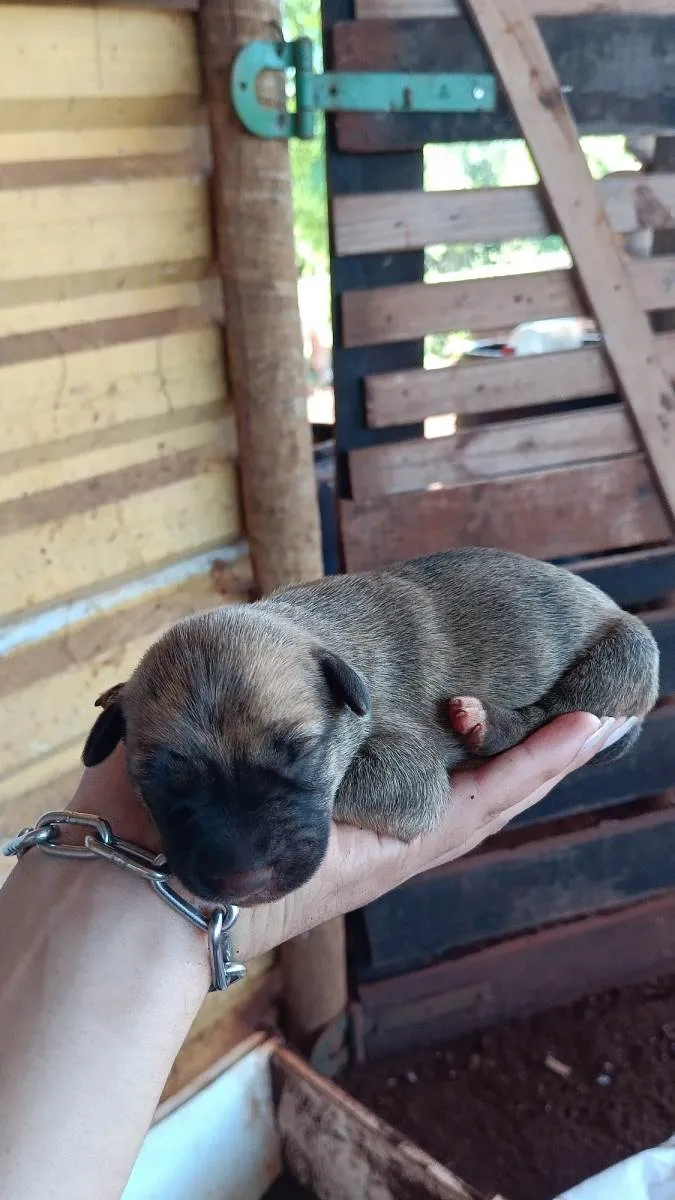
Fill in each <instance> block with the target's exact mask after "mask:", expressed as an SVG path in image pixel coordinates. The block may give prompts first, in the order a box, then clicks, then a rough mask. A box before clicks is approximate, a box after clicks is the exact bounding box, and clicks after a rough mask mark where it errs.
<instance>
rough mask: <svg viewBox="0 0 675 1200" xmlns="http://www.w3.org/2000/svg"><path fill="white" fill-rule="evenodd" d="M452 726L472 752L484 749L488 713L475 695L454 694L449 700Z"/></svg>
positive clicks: (475, 752)
mask: <svg viewBox="0 0 675 1200" xmlns="http://www.w3.org/2000/svg"><path fill="white" fill-rule="evenodd" d="M448 709H449V714H450V726H451V728H452V731H453V733H456V734H457V735H458V737H461V739H462V741H463V742H464V744H465V746H466V748H467V750H469V751H470V753H471V754H478V753H479V752H480V750H481V749H482V746H483V742H484V741H485V734H486V732H487V715H486V712H485V709H484V708H483V705H482V704H481V702H480V700H477V699H476V697H475V696H453V697H452V699H451V700H449V701H448Z"/></svg>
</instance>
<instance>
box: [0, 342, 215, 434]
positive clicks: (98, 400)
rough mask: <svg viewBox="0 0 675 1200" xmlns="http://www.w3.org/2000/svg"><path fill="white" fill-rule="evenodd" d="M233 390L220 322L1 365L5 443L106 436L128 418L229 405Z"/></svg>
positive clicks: (0, 402) (0, 414)
mask: <svg viewBox="0 0 675 1200" xmlns="http://www.w3.org/2000/svg"><path fill="white" fill-rule="evenodd" d="M225 394H226V393H225V381H224V378H223V361H222V347H221V342H220V333H219V331H218V330H217V329H215V328H209V329H202V330H198V331H194V332H186V333H176V334H172V335H170V336H168V337H163V338H156V339H155V338H147V339H141V340H139V341H134V342H125V343H122V344H120V345H116V346H108V347H104V348H102V349H100V350H94V349H92V350H87V351H83V352H81V353H78V354H72V355H68V354H66V355H63V356H58V355H57V356H54V357H51V358H48V359H40V360H36V361H33V362H21V363H16V364H14V365H12V366H7V367H0V421H1V422H2V431H3V446H2V449H3V451H4V452H5V453H8V452H9V451H18V450H22V451H23V450H26V449H28V448H29V447H33V448H34V447H35V446H37V445H38V444H41V445H45V444H47V443H50V442H55V441H61V440H62V439H66V438H74V437H78V436H80V435H86V434H91V433H93V432H97V434H98V437H99V439H102V438H103V437H104V433H105V431H106V430H109V429H113V428H115V427H116V426H119V425H123V424H124V423H125V422H127V421H132V420H134V419H139V418H149V417H152V416H159V415H162V414H167V413H170V412H172V411H175V412H177V411H179V410H181V409H193V408H199V407H202V406H204V405H208V404H213V403H216V402H219V403H221V404H222V403H223V402H224V398H225ZM113 399H114V403H113V402H112V400H113ZM99 444H102V442H100V443H99Z"/></svg>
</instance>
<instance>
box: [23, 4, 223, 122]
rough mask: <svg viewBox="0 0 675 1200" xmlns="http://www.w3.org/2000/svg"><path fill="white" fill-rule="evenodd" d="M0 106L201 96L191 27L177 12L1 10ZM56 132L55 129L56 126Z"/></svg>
mask: <svg viewBox="0 0 675 1200" xmlns="http://www.w3.org/2000/svg"><path fill="white" fill-rule="evenodd" d="M0 45H2V47H3V50H4V54H5V61H4V66H3V71H2V77H1V78H0V110H2V109H3V108H4V107H5V104H6V102H11V101H23V100H28V101H29V100H33V99H34V98H35V97H39V98H43V99H45V100H51V101H59V100H62V101H72V100H73V99H74V98H87V97H91V98H92V99H95V100H100V99H104V98H105V99H107V98H111V99H113V100H115V99H124V98H125V97H128V98H130V99H136V98H142V97H156V96H167V97H179V96H192V97H195V96H199V95H200V93H201V81H200V74H199V62H198V55H197V46H196V39H195V34H194V27H193V24H192V21H191V19H190V18H189V17H187V16H185V17H181V16H180V15H176V14H175V13H168V12H167V13H160V12H143V11H140V10H134V9H130V8H128V9H125V10H124V11H119V10H116V9H115V8H106V7H100V6H94V5H91V6H88V7H77V6H74V5H63V6H59V7H55V8H44V7H42V6H41V5H37V4H35V5H34V4H27V5H21V4H11V5H7V4H3V5H1V6H0ZM55 127H57V126H55Z"/></svg>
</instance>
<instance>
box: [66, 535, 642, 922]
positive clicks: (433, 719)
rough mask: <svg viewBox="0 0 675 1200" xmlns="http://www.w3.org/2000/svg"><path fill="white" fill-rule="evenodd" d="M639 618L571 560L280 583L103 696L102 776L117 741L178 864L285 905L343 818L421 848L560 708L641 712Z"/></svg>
mask: <svg viewBox="0 0 675 1200" xmlns="http://www.w3.org/2000/svg"><path fill="white" fill-rule="evenodd" d="M658 668H659V655H658V648H657V645H656V643H655V641H654V639H653V637H652V635H651V633H650V632H649V630H648V629H647V627H646V626H645V625H644V624H642V622H641V621H639V620H638V619H637V618H636V617H633V616H629V615H628V614H627V613H624V612H622V610H621V609H619V608H618V607H617V606H616V605H615V604H614V603H613V601H611V600H610V599H609V598H608V597H607V596H605V595H604V594H603V593H602V592H600V591H598V590H597V588H594V587H593V586H592V585H591V584H589V583H586V582H585V581H584V580H582V579H580V578H579V577H578V576H575V575H573V574H571V573H570V572H568V571H565V570H562V569H561V568H558V567H553V566H550V565H549V564H547V563H542V562H539V561H537V560H534V559H529V558H525V557H522V556H520V555H515V554H508V553H503V552H500V551H496V550H487V549H475V550H457V551H451V552H448V553H445V554H437V555H433V556H431V557H428V558H423V559H418V560H416V561H413V562H408V563H403V564H401V565H399V566H396V567H393V568H392V569H390V570H387V571H381V572H378V573H368V574H361V575H345V576H334V577H330V578H326V579H322V580H320V581H318V582H316V583H310V584H306V585H297V586H294V587H289V588H285V589H283V590H280V591H278V592H276V593H274V594H273V595H271V596H269V597H267V598H265V599H263V600H261V601H259V602H258V603H256V604H249V605H232V606H228V607H224V608H219V609H216V610H215V611H212V612H207V613H203V614H200V615H198V616H194V617H188V618H187V619H185V620H182V621H180V622H179V623H178V624H177V625H175V626H174V627H173V628H171V629H170V630H169V631H168V633H166V634H164V636H163V637H162V638H161V639H160V640H159V641H158V642H156V643H155V645H153V646H152V647H151V648H150V649H149V650H148V652H147V653H146V654H145V656H144V657H143V659H142V660H141V662H140V664H139V666H138V667H137V669H136V671H135V672H134V674H133V675H132V677H131V679H130V680H129V681H128V682H127V683H124V684H119V685H118V686H117V687H114V688H112V689H111V690H110V691H108V692H107V693H105V695H104V696H102V697H101V698H100V700H99V701H98V702H97V703H99V704H100V705H101V706H102V707H103V712H102V713H101V714H100V716H99V717H98V720H97V721H96V723H95V725H94V727H93V729H92V731H91V733H90V735H89V738H88V740H87V743H86V746H85V749H84V754H83V758H84V762H85V764H86V765H87V766H91V765H94V764H95V763H98V762H101V760H102V759H104V758H106V757H107V755H109V754H110V753H111V752H112V750H113V749H114V747H115V746H116V745H117V743H118V742H119V741H120V740H124V742H125V743H126V753H127V760H128V765H129V772H130V775H131V778H132V780H133V783H134V785H135V787H136V789H137V790H138V792H139V794H140V796H141V798H142V800H143V801H144V803H145V805H146V806H147V808H148V810H149V812H150V815H151V816H152V818H153V820H154V822H155V824H156V826H157V829H158V831H159V834H160V836H161V839H162V843H163V847H164V851H165V854H166V857H167V860H168V863H169V867H170V869H171V870H172V872H173V873H174V874H175V875H176V876H177V877H178V878H179V879H180V880H181V881H182V883H183V884H184V885H185V886H186V887H187V888H189V889H190V890H191V891H192V892H193V893H194V894H196V895H197V896H198V897H200V898H203V899H205V900H214V901H215V900H219V901H224V902H232V903H236V904H252V903H257V902H261V901H264V900H271V899H276V898H278V897H280V896H283V895H285V894H286V893H288V892H290V891H292V890H293V889H295V888H297V887H299V886H300V885H301V884H303V883H304V882H305V881H306V880H307V879H309V878H310V876H311V875H312V874H313V873H314V872H315V871H316V869H317V868H318V866H319V864H320V863H321V860H322V858H323V856H324V853H325V850H326V846H327V843H328V836H329V831H330V823H331V819H332V818H334V819H335V820H338V821H343V822H348V823H350V824H354V825H360V826H365V827H367V828H369V829H373V830H376V831H377V832H379V833H384V834H392V835H394V836H396V837H398V838H401V839H404V840H410V839H411V838H414V837H416V836H417V835H418V834H421V833H425V832H426V831H428V830H430V829H431V828H432V827H433V826H434V825H435V824H436V822H437V821H438V820H439V819H440V818H441V817H442V816H443V814H444V812H445V811H446V809H447V807H448V804H449V803H451V801H452V788H451V786H450V785H449V783H448V771H450V770H452V769H453V768H454V767H457V766H458V765H459V764H460V763H463V762H465V761H466V760H468V759H470V758H472V759H475V758H476V757H486V756H491V755H494V754H498V753H499V752H500V751H502V750H506V749H507V748H508V747H511V746H514V745H515V744H516V743H517V742H520V741H521V740H522V739H523V738H525V737H526V735H527V734H529V733H531V732H532V731H533V730H535V729H537V728H538V727H539V726H541V725H544V724H545V723H546V722H547V721H550V720H551V719H552V718H553V717H555V716H558V715H560V714H562V713H566V712H572V711H576V710H580V709H583V710H585V711H590V712H593V713H595V714H596V715H598V716H601V717H602V716H617V717H629V716H635V717H636V718H637V720H636V723H635V725H634V727H633V728H632V729H631V730H630V731H629V732H628V733H627V734H626V735H625V736H624V737H623V738H622V739H621V740H620V741H619V742H618V743H617V744H616V745H615V746H613V747H611V748H610V749H609V750H606V751H605V752H603V754H601V755H600V756H599V758H607V757H609V756H612V757H613V756H616V755H618V754H620V753H622V752H623V751H624V750H625V749H627V748H628V746H629V745H630V744H632V743H633V742H634V741H635V739H636V738H637V737H638V735H639V731H640V726H641V724H642V718H643V717H644V715H645V714H646V713H647V712H648V711H649V709H651V708H652V706H653V705H654V703H655V701H656V699H657V695H658Z"/></svg>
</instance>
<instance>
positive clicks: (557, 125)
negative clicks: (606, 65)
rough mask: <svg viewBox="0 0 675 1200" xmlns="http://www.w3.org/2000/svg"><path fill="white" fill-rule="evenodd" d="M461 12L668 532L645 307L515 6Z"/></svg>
mask: <svg viewBox="0 0 675 1200" xmlns="http://www.w3.org/2000/svg"><path fill="white" fill-rule="evenodd" d="M467 4H468V7H467V11H468V13H469V14H470V15H471V16H472V18H473V20H474V21H475V23H476V25H477V27H478V29H479V30H480V32H481V35H482V36H483V38H484V40H485V43H486V46H487V47H488V49H489V52H490V55H491V57H492V59H493V61H494V65H495V68H496V70H497V72H498V74H499V76H500V78H501V81H502V84H503V86H504V88H505V89H506V91H507V93H508V97H509V103H510V104H511V106H512V108H513V111H514V114H515V116H516V118H517V120H518V123H519V125H520V127H521V129H522V132H523V136H524V138H525V140H526V142H527V145H528V147H529V150H530V153H531V154H532V157H533V158H534V161H535V164H536V166H537V169H538V171H539V175H540V178H541V181H542V185H543V187H544V189H545V191H546V195H547V198H548V201H549V203H550V205H551V208H552V210H553V212H554V213H555V216H556V219H557V223H558V226H559V228H560V231H561V233H562V235H563V237H564V238H565V241H566V243H567V246H568V248H569V251H570V254H571V255H572V258H573V261H574V272H575V275H576V277H577V279H578V280H579V282H580V284H581V286H582V288H583V292H584V293H585V295H586V297H587V301H588V304H589V306H590V310H591V312H592V313H593V315H594V316H595V318H596V320H597V322H598V325H599V327H600V329H601V330H602V332H603V334H604V343H605V347H606V349H607V352H608V354H609V357H610V359H611V361H612V365H613V368H614V371H615V373H616V376H617V379H618V382H619V387H620V389H621V393H622V395H623V398H624V400H625V401H626V404H627V405H628V408H629V410H630V412H631V415H632V417H633V420H634V421H635V423H636V425H637V428H638V430H639V432H640V437H641V439H642V443H643V445H644V448H645V452H646V454H647V457H648V459H649V462H650V466H651V468H652V470H653V472H654V475H655V477H656V480H657V483H658V486H659V489H660V492H661V495H662V497H663V500H664V503H665V505H666V507H667V510H668V513H669V516H670V520H671V523H675V385H674V384H673V380H672V379H671V378H670V377H669V376H668V375H667V373H666V372H665V371H664V370H663V369H662V367H661V364H660V362H659V361H658V356H657V353H656V349H655V343H654V335H653V333H652V329H651V326H650V324H649V320H648V318H647V315H646V313H645V311H644V309H645V308H649V307H651V306H650V305H648V304H647V305H645V301H644V296H643V295H642V294H641V293H640V290H639V288H636V287H635V286H634V279H631V278H629V273H628V271H627V270H626V262H625V259H624V258H622V256H621V253H620V250H619V247H618V246H617V244H616V239H615V238H614V236H613V234H612V231H611V229H610V227H609V224H608V222H607V218H606V216H605V213H604V210H603V208H602V205H601V204H600V202H599V200H598V195H597V192H596V189H595V185H594V183H593V180H592V177H591V175H590V172H589V169H588V165H587V163H586V159H585V157H584V153H583V151H582V149H581V146H580V144H579V140H578V133H577V128H576V125H575V124H574V121H573V120H572V117H571V114H570V111H569V109H568V107H567V104H566V102H565V99H564V96H563V94H562V92H561V89H560V81H559V79H558V76H557V74H556V71H555V68H554V66H553V63H552V61H551V58H550V56H549V54H548V51H547V49H546V46H545V44H544V41H543V38H542V36H541V34H540V32H539V29H538V28H537V25H536V23H535V21H534V19H533V18H532V17H531V16H530V14H529V13H528V11H527V9H526V7H525V5H524V3H523V0H467ZM533 84H534V86H533ZM655 261H658V260H655ZM671 306H672V301H671V302H670V304H669V307H671Z"/></svg>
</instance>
